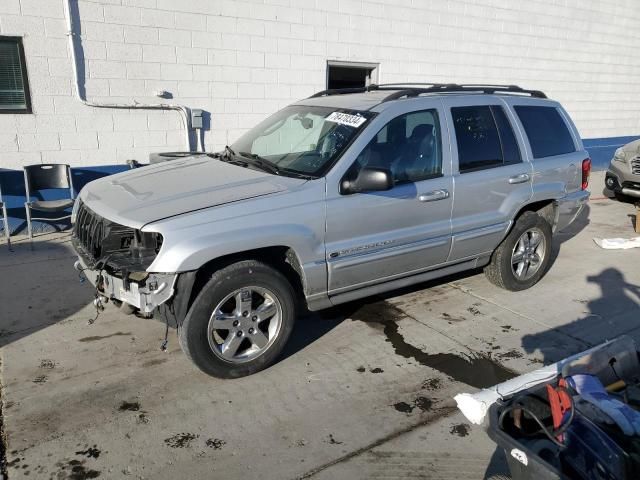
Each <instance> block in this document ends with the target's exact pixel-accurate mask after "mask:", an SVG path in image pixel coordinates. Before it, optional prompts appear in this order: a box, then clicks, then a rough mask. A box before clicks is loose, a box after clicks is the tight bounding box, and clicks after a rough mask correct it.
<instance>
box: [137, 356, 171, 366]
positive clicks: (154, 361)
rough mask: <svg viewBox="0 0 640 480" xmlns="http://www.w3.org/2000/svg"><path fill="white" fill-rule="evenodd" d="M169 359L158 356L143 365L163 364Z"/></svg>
mask: <svg viewBox="0 0 640 480" xmlns="http://www.w3.org/2000/svg"><path fill="white" fill-rule="evenodd" d="M167 361H168V359H167V358H156V359H155V360H149V361H147V362H144V363H143V364H142V366H143V367H153V366H154V365H162V364H163V363H165V362H167Z"/></svg>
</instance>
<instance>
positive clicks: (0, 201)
mask: <svg viewBox="0 0 640 480" xmlns="http://www.w3.org/2000/svg"><path fill="white" fill-rule="evenodd" d="M0 208H1V209H2V223H3V225H4V235H5V236H6V237H7V245H8V246H9V250H11V230H9V215H7V204H6V202H5V201H4V200H3V199H2V182H0Z"/></svg>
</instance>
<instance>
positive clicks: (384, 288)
mask: <svg viewBox="0 0 640 480" xmlns="http://www.w3.org/2000/svg"><path fill="white" fill-rule="evenodd" d="M484 264H486V262H479V259H478V258H474V259H472V260H467V261H466V262H462V263H457V264H455V265H451V266H448V267H444V268H439V269H437V270H431V271H428V272H424V273H419V274H417V275H412V276H410V277H403V278H399V279H397V280H392V281H390V282H385V283H379V284H376V285H371V286H369V287H364V288H360V289H358V290H351V291H349V292H345V293H339V294H338V295H335V296H330V297H329V301H330V302H331V303H332V304H333V305H339V304H341V303H346V302H352V301H353V300H358V299H360V298H364V297H370V296H372V295H378V294H380V293H384V292H389V291H391V290H397V289H399V288H404V287H408V286H409V285H414V284H416V283H421V282H426V281H428V280H433V279H435V278H441V277H445V276H447V275H452V274H454V273H460V272H464V271H466V270H472V269H474V268H477V267H478V266H482V265H484Z"/></svg>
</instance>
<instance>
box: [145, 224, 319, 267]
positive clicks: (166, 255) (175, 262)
mask: <svg viewBox="0 0 640 480" xmlns="http://www.w3.org/2000/svg"><path fill="white" fill-rule="evenodd" d="M276 246H286V247H289V248H291V249H293V251H294V252H295V253H296V255H297V256H298V258H299V259H300V263H301V264H302V265H304V264H305V263H306V262H308V261H315V260H317V259H322V258H323V257H324V251H323V249H322V238H321V237H319V236H318V235H317V233H316V232H314V231H313V230H311V229H309V228H307V227H305V226H303V225H297V224H280V225H269V226H259V227H247V228H244V229H238V230H232V231H225V232H207V233H203V234H201V235H199V236H197V237H187V238H182V239H181V240H180V241H178V242H174V243H171V244H169V245H163V248H162V249H161V250H160V253H159V254H158V256H157V257H156V259H155V260H154V262H153V263H152V264H151V265H150V266H149V268H148V271H150V272H184V271H189V270H197V269H199V268H200V267H202V265H204V264H205V263H207V262H209V261H211V260H214V259H216V258H219V257H223V256H225V255H230V254H236V253H241V252H245V251H249V250H255V249H259V248H265V247H276Z"/></svg>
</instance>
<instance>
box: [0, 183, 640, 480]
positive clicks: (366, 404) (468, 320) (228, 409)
mask: <svg viewBox="0 0 640 480" xmlns="http://www.w3.org/2000/svg"><path fill="white" fill-rule="evenodd" d="M601 177H602V176H601V175H597V174H596V175H595V176H594V178H593V179H592V182H593V184H594V185H602V178H601ZM633 212H634V207H633V205H631V204H625V203H619V202H617V201H614V200H609V199H605V198H603V197H602V196H600V194H599V192H598V193H596V194H594V199H593V200H592V201H591V203H590V208H589V211H586V212H584V215H582V216H581V217H580V218H579V220H578V221H577V222H576V223H575V224H574V225H573V226H572V227H571V228H570V229H569V230H568V231H566V232H562V233H561V234H559V235H558V236H557V237H556V239H555V244H554V255H553V258H554V260H553V265H552V267H551V269H550V271H549V273H548V274H547V275H546V276H545V277H544V278H543V280H542V281H541V282H540V283H539V284H538V285H536V286H535V287H534V288H532V289H530V290H528V291H524V292H520V293H510V292H505V291H502V290H500V289H498V288H497V287H494V286H493V285H491V284H490V283H488V282H487V281H486V280H485V278H484V276H483V275H482V273H481V272H470V273H468V274H465V275H460V276H456V277H453V278H447V279H443V280H440V281H435V282H430V283H428V284H423V285H419V286H416V287H414V288H412V289H408V290H404V291H401V292H394V293H392V294H389V295H387V296H385V297H384V298H374V299H369V300H368V301H364V302H359V303H358V304H349V305H345V306H342V307H340V308H336V309H334V310H332V311H329V312H324V313H323V314H321V315H314V316H312V317H309V318H305V319H302V320H300V322H299V323H298V325H297V327H296V331H295V332H294V337H293V340H292V342H291V344H290V345H289V348H288V350H287V351H286V354H285V355H284V357H283V358H282V359H281V360H280V361H279V362H278V363H277V364H276V365H274V366H273V367H271V368H269V369H268V370H266V371H264V372H261V373H259V374H257V375H254V376H251V377H246V378H242V379H238V380H233V381H230V380H217V379H213V378H209V377H207V376H205V375H204V374H201V373H200V372H199V371H198V370H196V369H195V368H194V367H193V366H192V365H191V364H190V363H189V362H188V361H187V359H186V358H185V357H184V356H183V355H182V353H181V351H180V349H179V346H178V342H177V339H176V338H175V332H171V335H170V342H169V350H168V351H167V352H166V353H163V352H161V351H160V343H161V341H162V339H163V336H164V326H163V325H162V324H161V323H159V322H158V321H155V320H145V319H141V318H137V317H135V316H125V315H124V314H122V313H120V312H119V311H117V310H115V309H114V308H112V307H108V308H107V309H106V310H105V311H104V312H103V313H102V314H101V315H100V316H99V317H98V318H97V320H96V322H95V323H93V324H92V325H88V320H89V319H92V318H93V317H94V316H95V308H94V307H93V305H92V303H91V301H92V291H91V288H90V287H89V286H88V285H87V284H80V282H79V280H78V275H77V273H76V272H75V271H74V270H73V268H72V264H73V254H72V252H71V250H70V246H69V238H68V234H54V235H48V236H45V237H40V238H39V239H38V240H37V241H36V242H35V249H34V251H31V250H30V249H29V247H28V243H27V242H25V241H24V240H21V241H17V242H14V252H13V253H10V252H9V251H8V249H7V248H6V245H0V347H1V349H0V353H1V360H2V407H3V408H2V413H3V420H4V433H5V439H6V455H7V462H8V463H7V469H8V475H9V478H10V479H11V480H14V479H17V478H54V479H67V478H69V479H88V478H98V477H99V478H109V479H111V478H154V479H176V478H225V479H235V478H243V479H252V478H256V479H257V478H260V479H300V478H314V479H370V478H386V479H404V478H426V479H439V478H443V479H444V478H456V479H462V478H464V479H482V478H485V476H486V475H487V474H488V473H490V472H500V471H504V468H505V465H504V457H503V455H502V454H501V453H500V452H499V451H496V448H495V445H494V444H492V442H491V441H490V440H489V439H488V437H487V436H486V434H485V433H484V431H483V430H482V428H480V427H476V426H470V425H468V424H467V422H466V421H465V420H464V418H463V417H462V416H461V415H460V414H459V413H457V410H456V409H455V407H454V403H453V400H452V397H453V396H454V395H455V394H457V393H459V392H463V391H467V392H468V391H474V390H476V389H477V388H480V387H483V386H488V385H492V384H495V383H497V382H498V381H500V380H501V379H504V378H508V377H509V376H511V375H513V374H514V372H518V373H520V372H527V371H531V370H533V369H535V368H538V367H539V366H540V365H541V364H543V363H550V362H553V361H555V360H558V359H560V358H562V357H565V356H567V355H569V354H572V353H575V352H578V351H580V350H583V349H585V348H587V347H588V346H590V345H594V344H597V343H600V342H602V341H603V340H605V339H608V338H613V337H615V336H617V335H620V334H623V333H628V334H630V335H631V336H633V337H634V338H636V339H637V340H639V341H640V269H639V268H638V265H640V262H639V259H640V249H635V250H627V251H605V250H601V249H600V248H599V247H597V246H596V245H595V244H594V242H593V238H594V237H632V236H635V234H634V232H633V229H632V223H631V217H630V215H631V214H632V213H633Z"/></svg>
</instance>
